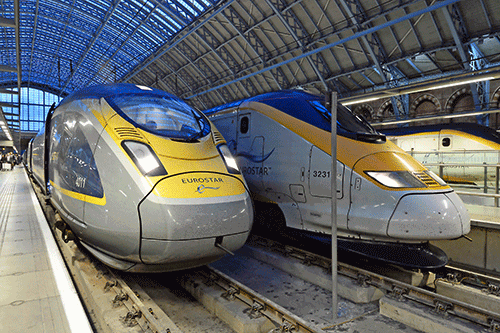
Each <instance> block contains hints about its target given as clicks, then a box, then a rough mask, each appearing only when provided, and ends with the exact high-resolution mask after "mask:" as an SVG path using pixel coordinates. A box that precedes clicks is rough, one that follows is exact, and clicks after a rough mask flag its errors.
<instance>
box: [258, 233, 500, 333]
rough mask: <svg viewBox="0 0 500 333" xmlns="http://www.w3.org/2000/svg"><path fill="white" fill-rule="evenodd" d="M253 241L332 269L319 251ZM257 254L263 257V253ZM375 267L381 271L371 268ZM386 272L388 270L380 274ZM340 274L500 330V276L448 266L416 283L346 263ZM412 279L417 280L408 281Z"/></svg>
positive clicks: (308, 263) (389, 270)
mask: <svg viewBox="0 0 500 333" xmlns="http://www.w3.org/2000/svg"><path fill="white" fill-rule="evenodd" d="M250 244H251V245H252V246H254V247H257V248H261V249H266V251H269V250H270V251H274V252H276V253H278V254H280V255H282V256H284V257H289V258H293V259H295V260H298V261H300V262H302V263H303V264H304V265H306V266H316V267H319V268H321V269H322V270H323V271H324V272H325V274H327V275H328V274H329V272H330V270H331V260H330V258H327V257H324V256H321V255H319V254H316V253H312V252H309V251H305V250H302V249H299V248H295V247H293V246H290V245H284V244H282V243H280V242H277V241H274V240H270V239H266V238H263V237H260V236H252V240H251V241H250ZM254 253H255V252H254ZM257 257H259V259H263V258H262V256H258V255H257ZM264 260H265V259H264ZM374 267H376V271H377V272H374V271H373V270H372V269H371V268H374ZM382 271H383V272H384V273H380V272H382ZM338 273H339V275H342V276H345V277H348V278H350V279H351V280H353V281H356V283H357V284H358V285H360V286H364V287H366V286H373V287H375V288H377V289H380V290H382V291H383V292H384V294H386V295H388V296H389V297H393V298H396V299H400V300H402V299H408V300H411V301H413V302H417V303H419V304H424V305H425V306H427V307H428V308H429V309H433V310H434V311H435V312H436V313H440V314H441V315H451V316H456V317H460V318H463V319H466V320H467V321H470V322H473V323H475V324H478V325H480V326H481V327H483V328H484V329H486V330H488V331H493V332H500V306H499V304H500V287H499V286H500V278H499V277H498V276H496V275H488V274H485V273H484V272H475V271H472V270H470V269H464V268H460V267H455V266H452V265H447V266H445V267H444V268H443V269H441V270H440V271H439V272H436V273H426V274H424V275H426V278H424V279H422V278H420V279H416V282H415V279H413V280H412V279H411V278H408V274H404V273H401V270H399V269H398V268H394V267H393V266H390V265H388V266H385V267H381V266H380V265H377V266H371V267H370V268H368V269H365V268H362V267H358V266H353V265H349V264H346V263H342V262H339V263H338ZM409 274H411V272H409ZM417 274H421V272H417ZM429 275H430V276H432V278H431V279H429ZM318 280H319V279H318ZM409 280H410V282H413V283H408V281H409ZM415 284H417V285H415Z"/></svg>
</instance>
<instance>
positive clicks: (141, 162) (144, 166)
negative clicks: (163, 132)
mask: <svg viewBox="0 0 500 333" xmlns="http://www.w3.org/2000/svg"><path fill="white" fill-rule="evenodd" d="M122 147H123V149H125V151H126V152H127V154H128V155H129V156H130V158H131V159H132V160H133V161H134V163H135V165H137V167H138V168H139V170H141V172H142V173H143V174H144V175H145V176H163V175H166V174H167V171H166V170H165V168H164V167H163V165H162V164H161V162H160V160H159V158H158V156H156V154H155V152H154V151H153V149H151V147H150V146H148V145H147V144H144V143H141V142H137V141H123V142H122Z"/></svg>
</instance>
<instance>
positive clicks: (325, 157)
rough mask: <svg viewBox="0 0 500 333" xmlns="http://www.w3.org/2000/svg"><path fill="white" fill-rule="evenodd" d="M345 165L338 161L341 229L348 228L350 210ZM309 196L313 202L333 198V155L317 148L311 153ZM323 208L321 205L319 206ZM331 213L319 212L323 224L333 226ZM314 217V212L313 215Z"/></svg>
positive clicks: (338, 199)
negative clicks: (345, 180)
mask: <svg viewBox="0 0 500 333" xmlns="http://www.w3.org/2000/svg"><path fill="white" fill-rule="evenodd" d="M345 172H346V170H345V165H344V164H343V163H341V162H339V161H338V160H337V224H338V226H340V227H344V228H347V211H348V209H349V200H348V197H349V195H348V193H345V192H347V191H349V188H348V187H345V186H344V179H345V178H346V177H345ZM308 174H309V179H308V181H309V194H310V195H311V197H312V198H314V199H313V200H317V201H322V202H326V201H329V200H330V198H331V197H332V196H331V188H332V187H331V155H330V154H327V153H325V152H324V151H322V150H321V149H319V148H318V147H316V146H312V147H311V151H310V153H309V172H308ZM317 206H318V207H321V206H320V205H317ZM329 214H330V213H329V212H328V214H327V215H326V214H324V212H317V215H318V218H320V216H319V215H321V221H316V223H322V224H326V225H330V224H331V218H330V215H329ZM311 215H313V216H314V212H312V214H311Z"/></svg>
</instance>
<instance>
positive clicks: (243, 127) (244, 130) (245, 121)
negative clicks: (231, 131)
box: [240, 117, 249, 134]
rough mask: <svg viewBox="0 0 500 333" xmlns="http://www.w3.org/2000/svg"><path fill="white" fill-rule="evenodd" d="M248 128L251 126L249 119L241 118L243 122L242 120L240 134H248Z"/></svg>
mask: <svg viewBox="0 0 500 333" xmlns="http://www.w3.org/2000/svg"><path fill="white" fill-rule="evenodd" d="M248 126H249V121H248V117H243V118H241V120H240V133H241V134H247V133H248Z"/></svg>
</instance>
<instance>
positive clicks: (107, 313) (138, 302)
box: [34, 186, 319, 333]
mask: <svg viewBox="0 0 500 333" xmlns="http://www.w3.org/2000/svg"><path fill="white" fill-rule="evenodd" d="M34 189H35V193H36V194H37V197H38V199H39V202H40V203H41V206H42V210H43V211H44V213H45V215H46V217H47V220H48V221H49V224H50V225H51V230H52V231H53V234H54V237H55V239H56V242H57V244H58V246H59V249H60V250H61V253H62V255H63V257H64V258H65V261H66V265H67V267H68V270H69V271H70V274H71V276H72V278H73V281H74V283H75V284H76V286H77V289H78V290H79V293H80V297H81V299H82V301H83V303H84V304H85V306H86V308H87V312H88V316H89V317H90V318H91V322H92V324H93V328H94V330H95V331H96V332H148V333H153V332H154V333H156V332H157V333H181V332H218V333H225V332H228V333H229V332H251V330H250V331H248V329H247V328H248V327H247V328H245V329H243V330H242V328H243V327H244V326H255V327H256V331H259V332H261V331H263V330H265V331H266V332H296V333H303V332H304V333H305V332H319V331H318V330H317V329H315V328H312V327H310V326H309V325H308V324H307V323H306V322H304V320H302V319H301V318H299V317H297V316H295V315H294V314H293V313H291V312H290V311H288V310H286V309H285V308H283V307H282V306H280V305H278V304H277V303H275V302H273V301H271V300H269V299H266V298H265V297H263V296H262V295H260V294H258V293H256V292H255V291H253V290H252V289H250V288H248V287H246V286H245V285H243V284H241V283H239V282H238V281H236V280H234V279H232V278H231V277H229V276H227V275H225V274H224V273H222V272H220V271H218V270H217V269H214V268H210V267H202V268H200V269H194V270H189V271H186V272H181V273H165V274H128V273H124V272H118V271H114V270H112V269H110V268H108V267H107V266H105V265H102V264H101V263H99V262H98V261H97V260H95V259H94V258H93V257H92V256H91V255H90V254H89V253H88V252H87V251H86V250H85V249H83V248H82V247H80V246H78V245H77V244H76V243H75V242H64V241H63V238H62V237H61V235H60V231H59V230H58V229H57V228H55V222H56V220H57V218H56V215H57V214H56V213H55V212H54V210H53V208H52V207H51V206H50V205H48V204H46V202H45V198H44V196H43V195H42V194H41V192H40V190H39V188H38V187H37V186H34ZM159 281H162V282H159ZM180 285H182V287H183V288H185V290H191V291H192V292H193V293H196V292H197V290H199V286H200V285H205V286H206V288H205V289H207V288H208V289H211V291H206V290H205V291H204V292H205V293H206V294H207V293H210V292H212V293H214V295H215V297H217V298H220V297H222V298H223V299H225V300H226V301H228V302H231V303H232V304H231V306H230V307H231V308H232V309H241V311H239V312H240V313H241V314H243V315H241V314H236V313H235V312H234V311H233V312H234V313H232V314H231V313H226V314H225V315H223V317H224V318H222V319H219V318H218V317H217V316H215V315H214V314H217V315H221V310H220V309H218V310H216V309H209V310H206V309H205V308H206V307H210V305H209V304H204V305H205V307H203V306H202V305H201V303H204V302H203V300H200V303H199V304H195V303H196V302H194V301H193V297H192V296H191V295H188V293H187V292H185V291H184V292H183V291H179V288H178V286H180ZM146 290H147V291H146ZM205 298H206V297H205ZM186 304H187V306H186ZM210 310H211V312H212V313H210ZM186 311H189V316H186ZM168 312H170V313H169V314H167V313H168ZM175 312H177V313H175ZM216 312H217V313H216ZM179 313H182V314H183V315H179ZM193 316H194V317H195V318H193ZM231 316H234V318H230V317H231ZM238 316H240V318H236V317H238ZM172 318H175V320H173V319H172ZM224 321H225V322H224Z"/></svg>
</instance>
